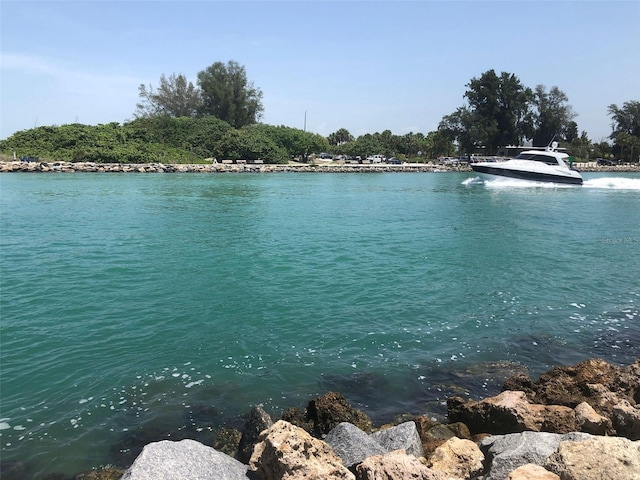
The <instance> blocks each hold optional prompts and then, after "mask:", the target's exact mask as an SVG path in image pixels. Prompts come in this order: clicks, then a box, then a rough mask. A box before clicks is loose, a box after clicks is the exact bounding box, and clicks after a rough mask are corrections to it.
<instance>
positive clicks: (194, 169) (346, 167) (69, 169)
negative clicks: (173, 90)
mask: <svg viewBox="0 0 640 480" xmlns="http://www.w3.org/2000/svg"><path fill="white" fill-rule="evenodd" d="M576 165H577V167H578V169H579V170H580V171H582V172H640V163H635V164H624V165H613V166H602V165H597V164H596V163H595V162H590V163H580V164H576ZM450 171H456V172H470V171H471V167H469V165H468V164H465V163H456V164H441V163H433V162H430V163H403V164H400V165H396V164H386V163H376V164H348V163H330V162H326V163H319V164H301V163H296V164H286V165H275V164H263V163H245V162H238V163H230V162H221V163H209V164H168V163H167V164H164V163H144V164H142V163H140V164H138V163H136V164H131V163H93V162H62V161H56V162H23V161H0V173H2V172H5V173H10V172H31V173H45V172H61V173H74V172H89V173H91V172H94V173H274V172H315V173H376V172H450Z"/></svg>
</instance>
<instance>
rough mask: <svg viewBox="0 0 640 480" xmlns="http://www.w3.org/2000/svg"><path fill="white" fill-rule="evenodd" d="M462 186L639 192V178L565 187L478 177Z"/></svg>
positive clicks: (511, 179) (610, 179)
mask: <svg viewBox="0 0 640 480" xmlns="http://www.w3.org/2000/svg"><path fill="white" fill-rule="evenodd" d="M462 185H465V186H472V185H484V186H485V187H488V188H532V187H535V188H580V187H582V188H594V189H596V188H597V189H609V190H638V191H640V178H626V177H603V178H593V179H589V180H585V181H584V183H583V184H582V185H567V184H561V183H552V182H533V181H528V180H519V179H513V178H507V177H505V178H499V179H496V180H484V181H483V180H482V179H481V178H480V177H472V178H467V179H466V180H464V181H463V182H462Z"/></svg>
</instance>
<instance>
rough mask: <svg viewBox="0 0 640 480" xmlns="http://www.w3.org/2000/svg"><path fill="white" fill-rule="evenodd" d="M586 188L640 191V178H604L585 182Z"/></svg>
mask: <svg viewBox="0 0 640 480" xmlns="http://www.w3.org/2000/svg"><path fill="white" fill-rule="evenodd" d="M582 186H583V187H585V188H607V189H611V190H640V178H625V177H603V178H594V179H591V180H585V181H584V183H583V184H582Z"/></svg>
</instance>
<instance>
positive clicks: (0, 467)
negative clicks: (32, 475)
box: [0, 461, 27, 480]
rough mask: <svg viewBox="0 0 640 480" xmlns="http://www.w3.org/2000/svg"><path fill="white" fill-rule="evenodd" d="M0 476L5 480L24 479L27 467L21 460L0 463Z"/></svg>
mask: <svg viewBox="0 0 640 480" xmlns="http://www.w3.org/2000/svg"><path fill="white" fill-rule="evenodd" d="M0 478H1V479H3V480H4V479H6V480H24V479H26V478H27V467H26V466H25V464H24V463H22V462H16V461H11V462H2V463H0Z"/></svg>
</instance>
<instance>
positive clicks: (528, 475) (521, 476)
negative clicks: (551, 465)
mask: <svg viewBox="0 0 640 480" xmlns="http://www.w3.org/2000/svg"><path fill="white" fill-rule="evenodd" d="M507 480H560V477H559V476H558V475H556V474H555V473H553V472H550V471H549V470H547V469H545V468H542V467H541V466H539V465H534V464H533V463H527V464H526V465H522V466H521V467H518V468H516V469H515V470H514V471H513V472H511V473H510V474H509V475H508V476H507Z"/></svg>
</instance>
